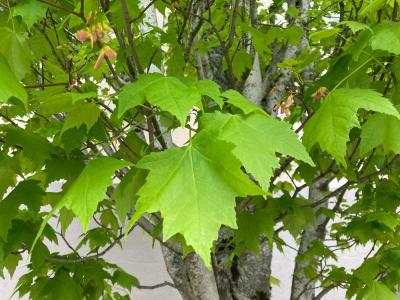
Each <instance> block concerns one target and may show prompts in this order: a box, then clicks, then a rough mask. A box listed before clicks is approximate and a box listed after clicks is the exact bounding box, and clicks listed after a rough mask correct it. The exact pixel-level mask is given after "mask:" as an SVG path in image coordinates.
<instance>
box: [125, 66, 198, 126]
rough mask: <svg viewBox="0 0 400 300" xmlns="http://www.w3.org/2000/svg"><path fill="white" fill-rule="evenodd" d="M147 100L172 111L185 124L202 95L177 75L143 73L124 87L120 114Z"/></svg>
mask: <svg viewBox="0 0 400 300" xmlns="http://www.w3.org/2000/svg"><path fill="white" fill-rule="evenodd" d="M146 100H147V101H148V102H149V103H151V104H154V105H157V106H158V107H160V108H161V109H162V110H165V111H167V112H170V113H171V114H173V115H174V116H176V117H177V119H178V120H179V122H180V123H181V124H182V125H184V124H185V123H186V117H187V116H188V114H189V113H190V111H191V110H192V108H193V106H194V105H195V104H196V103H198V102H199V101H200V100H201V95H200V93H199V91H198V89H197V88H196V87H194V86H191V87H188V86H186V85H185V84H184V83H182V82H181V81H180V80H178V79H177V78H175V77H164V76H162V75H160V74H157V73H152V74H146V75H142V76H140V77H139V78H138V80H137V81H136V82H134V83H131V84H128V85H126V86H125V87H124V88H123V89H122V91H121V93H120V95H119V107H118V116H119V117H121V116H122V115H123V114H124V113H125V112H126V111H127V110H128V109H130V108H133V107H136V106H138V105H142V104H143V103H144V102H145V101H146Z"/></svg>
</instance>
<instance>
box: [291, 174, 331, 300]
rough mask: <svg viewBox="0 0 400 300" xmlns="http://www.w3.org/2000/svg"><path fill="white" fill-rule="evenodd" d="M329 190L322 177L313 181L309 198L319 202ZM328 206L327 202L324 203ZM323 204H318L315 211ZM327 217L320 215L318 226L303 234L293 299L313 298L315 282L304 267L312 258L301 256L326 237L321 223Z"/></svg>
mask: <svg viewBox="0 0 400 300" xmlns="http://www.w3.org/2000/svg"><path fill="white" fill-rule="evenodd" d="M326 190H327V180H326V179H325V178H322V179H320V180H319V181H316V182H315V183H313V184H312V185H311V187H310V191H309V197H308V198H309V200H310V201H311V202H317V201H319V200H321V199H322V198H323V197H324V196H325V195H324V192H325V191H326ZM323 206H325V207H326V203H324V204H323ZM320 207H321V206H317V207H316V208H315V211H316V210H318V208H320ZM325 220H326V218H325V217H324V216H320V217H318V218H317V222H316V226H313V225H308V226H307V228H306V229H305V230H304V231H303V233H302V236H301V242H300V246H299V249H298V254H297V257H296V264H295V267H294V272H293V278H292V291H291V296H290V299H291V300H312V299H313V298H314V295H315V293H314V292H315V289H314V284H313V282H312V281H311V280H310V278H308V277H307V276H306V274H305V273H304V271H303V270H304V268H305V267H307V266H308V265H309V264H310V263H311V259H313V258H310V259H304V258H303V259H301V260H299V259H298V258H299V256H301V255H303V254H304V253H305V252H306V251H307V249H308V248H309V247H310V245H311V243H312V242H313V241H315V240H323V239H324V231H321V230H320V225H321V224H323V223H324V222H325Z"/></svg>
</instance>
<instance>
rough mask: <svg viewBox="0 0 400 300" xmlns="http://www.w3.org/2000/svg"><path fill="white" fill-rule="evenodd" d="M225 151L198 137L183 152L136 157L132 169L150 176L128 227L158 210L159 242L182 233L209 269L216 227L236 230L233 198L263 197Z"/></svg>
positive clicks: (206, 137) (220, 144) (226, 146)
mask: <svg viewBox="0 0 400 300" xmlns="http://www.w3.org/2000/svg"><path fill="white" fill-rule="evenodd" d="M231 149H232V147H231V146H230V145H229V144H227V143H225V142H222V141H217V140H215V139H212V138H210V135H204V134H201V133H200V134H197V135H196V136H195V137H194V139H193V140H192V141H191V142H190V144H189V145H188V146H186V147H183V148H173V149H169V150H167V151H164V152H161V153H153V154H150V155H147V156H145V157H144V158H142V159H141V160H140V161H139V162H138V164H137V167H138V168H144V169H147V170H149V171H150V172H149V175H148V176H147V180H146V183H145V184H144V186H143V187H142V188H141V189H140V190H139V192H138V195H139V199H138V201H137V205H136V209H137V211H136V213H135V215H134V217H133V218H132V219H131V221H130V223H129V227H131V226H132V225H133V224H134V223H135V222H136V220H137V219H138V218H139V217H140V216H141V215H142V214H143V213H145V212H149V213H151V212H156V211H160V212H161V215H162V216H163V234H164V240H167V239H169V238H170V237H172V236H173V235H175V234H177V233H180V234H182V235H183V236H184V238H185V241H186V243H187V244H188V245H189V246H192V247H193V249H194V250H195V251H196V252H197V253H198V254H199V255H200V256H201V257H202V258H203V260H204V261H205V263H206V264H207V266H209V267H210V248H211V246H212V243H213V241H214V240H216V239H217V237H218V230H219V229H220V227H221V225H223V224H224V225H227V226H229V227H232V228H236V217H235V198H236V197H239V196H246V195H258V194H263V192H262V191H261V190H260V189H259V188H258V187H257V186H256V185H255V184H254V183H253V182H251V181H250V180H249V179H248V178H247V176H246V175H245V174H244V173H243V172H242V171H241V170H240V162H239V161H238V160H237V159H236V158H235V157H234V156H233V155H232V154H231V153H230V151H231Z"/></svg>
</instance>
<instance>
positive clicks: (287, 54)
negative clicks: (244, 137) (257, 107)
mask: <svg viewBox="0 0 400 300" xmlns="http://www.w3.org/2000/svg"><path fill="white" fill-rule="evenodd" d="M288 7H296V8H297V9H298V11H299V17H298V18H297V19H289V20H288V21H289V23H291V24H295V25H297V26H299V27H301V28H303V30H304V32H306V34H305V35H304V36H303V37H302V38H301V40H300V43H299V45H298V46H293V45H290V44H288V45H286V46H284V47H283V48H281V49H279V48H277V46H276V45H274V47H273V53H274V55H273V57H272V60H271V63H270V64H269V66H268V68H267V71H266V72H265V75H264V79H263V88H264V91H265V93H266V97H265V101H264V103H263V107H264V109H265V110H266V111H268V112H269V113H270V114H272V115H274V114H275V113H274V111H273V107H274V105H275V103H279V102H281V101H282V100H285V99H284V97H285V95H286V94H287V91H288V90H295V87H294V81H293V74H292V72H291V71H290V70H289V69H286V68H282V69H279V68H278V67H277V64H278V63H279V62H282V61H284V60H286V59H290V58H295V57H296V56H297V55H298V54H300V53H301V52H302V51H303V50H304V49H307V48H309V47H310V45H309V42H308V36H307V35H308V34H307V31H308V29H307V27H306V26H305V24H306V17H307V12H308V10H309V9H310V1H309V0H290V1H288ZM309 70H310V68H309V67H308V68H306V72H307V77H309V76H311V75H310V74H309V73H310V72H309ZM304 79H305V78H304Z"/></svg>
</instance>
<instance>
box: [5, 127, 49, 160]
mask: <svg viewBox="0 0 400 300" xmlns="http://www.w3.org/2000/svg"><path fill="white" fill-rule="evenodd" d="M3 130H4V131H5V132H6V145H8V146H20V147H22V149H23V153H24V155H26V157H28V158H30V159H31V160H32V161H33V162H35V163H36V164H38V165H40V164H42V163H43V162H44V161H45V160H46V159H48V158H49V157H50V156H51V154H52V153H53V152H54V151H55V148H54V147H53V145H52V144H50V142H49V141H48V140H47V139H45V138H44V137H42V136H40V135H38V134H36V133H33V132H29V131H26V130H24V129H22V128H19V127H11V126H8V127H6V128H4V129H3Z"/></svg>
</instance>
